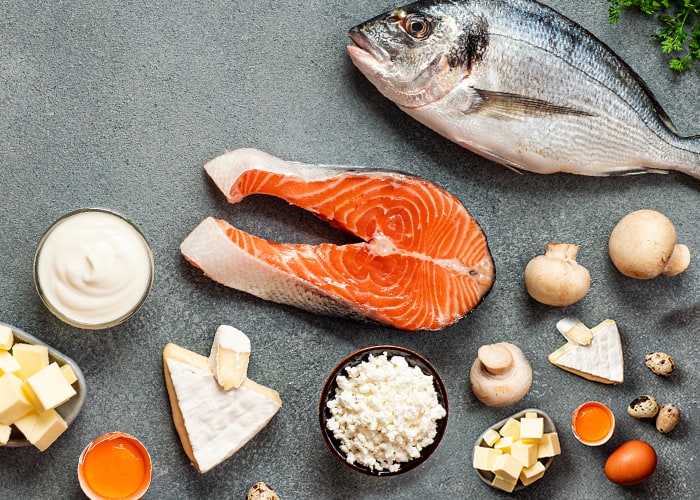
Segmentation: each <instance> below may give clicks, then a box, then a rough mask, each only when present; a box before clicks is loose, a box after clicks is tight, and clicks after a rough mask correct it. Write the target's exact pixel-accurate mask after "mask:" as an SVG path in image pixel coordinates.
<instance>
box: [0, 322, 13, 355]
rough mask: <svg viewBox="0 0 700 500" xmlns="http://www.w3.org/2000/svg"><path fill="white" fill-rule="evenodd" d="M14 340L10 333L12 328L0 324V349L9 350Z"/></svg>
mask: <svg viewBox="0 0 700 500" xmlns="http://www.w3.org/2000/svg"><path fill="white" fill-rule="evenodd" d="M14 341H15V336H14V334H13V333H12V328H10V327H9V326H5V325H0V349H2V350H4V351H9V350H10V349H11V348H12V344H13V343H14Z"/></svg>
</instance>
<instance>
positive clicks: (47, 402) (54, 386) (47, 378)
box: [26, 362, 76, 413]
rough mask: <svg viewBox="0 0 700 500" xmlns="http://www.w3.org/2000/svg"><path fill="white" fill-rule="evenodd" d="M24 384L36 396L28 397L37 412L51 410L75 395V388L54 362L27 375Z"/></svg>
mask: <svg viewBox="0 0 700 500" xmlns="http://www.w3.org/2000/svg"><path fill="white" fill-rule="evenodd" d="M26 385H27V387H28V388H29V389H31V391H32V392H33V393H34V396H35V397H36V399H33V398H31V397H30V398H28V399H30V400H32V402H33V403H34V404H35V405H36V410H37V411H38V412H39V413H44V412H46V411H49V410H52V409H54V408H56V407H57V406H60V405H62V404H63V403H65V402H66V401H68V400H69V399H70V398H72V397H73V396H75V395H76V392H75V389H73V386H71V385H70V384H69V383H68V381H67V380H66V378H65V377H64V376H63V372H62V371H61V369H60V368H59V367H58V363H56V362H53V363H51V364H50V365H49V366H47V367H45V368H42V369H41V370H39V371H38V372H36V373H35V374H34V375H32V376H31V377H29V378H28V379H27V384H26Z"/></svg>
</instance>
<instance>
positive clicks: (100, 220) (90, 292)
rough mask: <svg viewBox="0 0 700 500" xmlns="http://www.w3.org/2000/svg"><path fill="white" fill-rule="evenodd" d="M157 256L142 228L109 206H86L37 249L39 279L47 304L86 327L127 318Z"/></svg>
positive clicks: (144, 293)
mask: <svg viewBox="0 0 700 500" xmlns="http://www.w3.org/2000/svg"><path fill="white" fill-rule="evenodd" d="M154 276H155V262H154V258H153V252H152V250H151V246H150V244H149V243H148V240H147V239H146V237H145V235H144V234H143V232H141V230H140V229H139V228H138V226H136V224H134V223H133V222H132V221H130V220H129V219H128V218H126V217H125V216H123V215H121V214H119V213H117V212H114V211H112V210H108V209H104V208H82V209H79V210H75V211H73V212H69V213H67V214H66V215H64V216H63V217H61V218H59V219H58V220H57V221H56V222H54V223H53V224H52V225H51V226H50V227H49V228H48V229H47V230H46V232H45V233H44V234H43V236H42V237H41V239H40V240H39V244H38V245H37V249H36V253H35V255H34V283H35V286H36V290H37V292H38V294H39V297H40V298H41V301H42V302H43V303H44V305H45V306H46V308H47V309H48V310H49V311H51V312H52V313H53V314H54V315H55V316H56V317H57V318H59V319H60V320H62V321H63V322H65V323H67V324H69V325H71V326H75V327H77V328H83V329H87V330H99V329H104V328H110V327H112V326H116V325H119V324H120V323H123V322H124V321H126V320H127V319H128V318H130V317H131V316H132V315H133V314H134V313H136V311H138V310H139V308H140V307H141V306H142V305H143V303H144V302H145V300H146V298H147V297H148V294H149V292H150V290H151V287H152V285H153V280H154Z"/></svg>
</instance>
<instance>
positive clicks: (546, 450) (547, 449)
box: [537, 432, 561, 458]
mask: <svg viewBox="0 0 700 500" xmlns="http://www.w3.org/2000/svg"><path fill="white" fill-rule="evenodd" d="M560 453H561V447H560V446H559V435H558V434H557V433H556V432H547V433H545V434H543V435H542V439H541V440H540V443H539V446H538V447H537V458H547V457H553V456H555V455H559V454H560Z"/></svg>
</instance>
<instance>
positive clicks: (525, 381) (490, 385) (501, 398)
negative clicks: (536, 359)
mask: <svg viewBox="0 0 700 500" xmlns="http://www.w3.org/2000/svg"><path fill="white" fill-rule="evenodd" d="M469 382H470V385H471V388H472V392H473V393H474V395H475V396H476V397H477V399H479V401H481V402H482V403H484V404H487V405H489V406H507V405H510V404H513V403H517V402H518V401H520V400H521V399H523V398H524V397H525V395H526V394H527V391H529V390H530V386H531V385H532V368H531V367H530V363H529V362H528V360H527V358H525V355H524V354H523V352H522V351H521V350H520V348H519V347H518V346H516V345H513V344H510V343H508V342H499V343H497V344H489V345H483V346H481V347H480V348H479V352H478V356H477V358H476V360H474V363H473V364H472V367H471V372H470V374H469Z"/></svg>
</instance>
